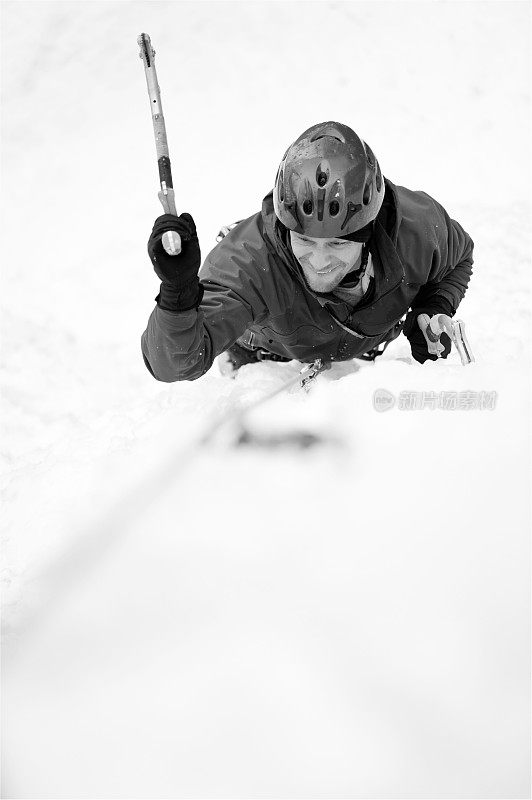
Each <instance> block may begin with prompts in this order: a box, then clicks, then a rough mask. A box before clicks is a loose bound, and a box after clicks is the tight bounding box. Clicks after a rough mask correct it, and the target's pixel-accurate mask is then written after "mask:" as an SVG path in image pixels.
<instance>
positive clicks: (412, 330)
mask: <svg viewBox="0 0 532 800" xmlns="http://www.w3.org/2000/svg"><path fill="white" fill-rule="evenodd" d="M420 314H428V315H429V317H433V316H434V314H446V315H447V316H448V317H452V316H453V315H454V314H455V311H454V310H453V307H452V306H451V304H450V303H449V301H448V300H446V299H445V297H437V298H436V297H435V298H434V299H433V300H432V302H431V305H430V306H420V307H419V308H413V309H412V311H410V312H409V313H408V314H407V315H406V319H405V324H404V325H403V333H404V335H405V336H406V338H407V339H408V341H409V342H410V349H411V350H412V355H413V357H414V359H415V360H416V361H419V363H420V364H424V363H425V361H427V360H430V361H438V356H436V355H433V354H432V353H429V351H428V347H427V340H426V339H425V336H424V335H423V331H422V330H421V328H420V327H419V325H418V321H417V318H418V316H419V315H420ZM440 342H441V344H442V345H443V347H444V349H443V351H442V353H441V355H440V358H447V356H448V355H449V353H450V352H451V339H450V338H449V336H448V335H447V334H446V333H442V335H441V336H440Z"/></svg>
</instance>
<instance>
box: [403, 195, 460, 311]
mask: <svg viewBox="0 0 532 800" xmlns="http://www.w3.org/2000/svg"><path fill="white" fill-rule="evenodd" d="M427 197H428V195H427ZM430 200H431V202H432V204H433V208H434V215H435V216H434V222H433V229H432V230H433V234H434V235H433V236H431V237H430V239H431V242H432V244H431V247H432V252H431V253H430V254H429V255H430V256H431V258H432V261H431V265H430V273H429V277H428V281H427V282H426V283H425V285H424V286H422V287H421V289H420V291H419V292H418V294H417V295H416V297H415V298H414V300H413V302H412V308H421V307H424V308H427V307H428V308H430V306H431V305H432V304H434V305H435V307H437V308H438V307H440V306H441V305H442V303H441V302H440V300H441V299H442V298H443V300H445V301H447V302H448V303H449V304H450V306H451V309H452V313H453V314H454V313H455V311H456V309H457V308H458V306H459V304H460V302H461V300H462V299H463V297H464V295H465V293H466V290H467V286H468V283H469V279H470V278H471V274H472V272H473V240H472V239H471V237H470V236H469V234H468V233H466V231H465V230H464V229H463V228H462V226H461V225H460V224H459V223H458V222H456V221H455V220H453V219H451V218H450V217H449V215H448V214H447V212H446V211H445V209H444V208H443V206H441V205H440V204H439V203H437V202H436V201H435V200H433V199H432V198H430ZM443 305H445V303H444V304H443Z"/></svg>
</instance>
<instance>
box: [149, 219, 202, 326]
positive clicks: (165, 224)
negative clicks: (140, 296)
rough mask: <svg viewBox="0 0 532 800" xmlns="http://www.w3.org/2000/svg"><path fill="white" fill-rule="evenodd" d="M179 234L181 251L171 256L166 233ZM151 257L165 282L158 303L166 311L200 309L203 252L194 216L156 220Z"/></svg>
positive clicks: (150, 240) (159, 275)
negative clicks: (199, 276)
mask: <svg viewBox="0 0 532 800" xmlns="http://www.w3.org/2000/svg"><path fill="white" fill-rule="evenodd" d="M167 231H177V233H178V234H179V236H180V237H181V252H180V253H178V254H177V255H175V256H170V255H168V253H167V252H166V250H165V249H164V247H163V244H162V238H163V234H164V233H166V232H167ZM148 255H149V257H150V259H151V263H152V264H153V268H154V270H155V272H156V273H157V275H158V277H159V278H160V280H161V291H160V293H159V294H158V295H157V297H156V301H157V304H158V305H159V307H160V308H164V309H165V310H166V311H188V310H189V309H191V308H196V307H197V306H198V305H199V304H200V302H201V298H202V296H203V287H202V286H201V284H200V282H199V279H198V270H199V268H200V265H201V252H200V246H199V241H198V234H197V233H196V225H195V223H194V220H193V219H192V217H191V216H190V214H181V215H180V216H179V217H176V216H175V215H174V214H163V215H162V216H161V217H158V218H157V219H156V220H155V223H154V226H153V230H152V232H151V236H150V238H149V239H148Z"/></svg>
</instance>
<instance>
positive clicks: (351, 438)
mask: <svg viewBox="0 0 532 800" xmlns="http://www.w3.org/2000/svg"><path fill="white" fill-rule="evenodd" d="M1 11H2V112H3V114H2V183H3V192H2V218H3V230H4V250H3V258H2V263H3V268H2V273H3V274H2V288H3V291H2V326H3V331H2V356H3V360H2V405H3V414H2V418H3V431H2V433H3V437H2V438H3V449H2V460H3V466H4V478H3V484H4V501H3V559H2V575H3V579H4V580H3V587H4V588H3V620H4V638H3V697H2V700H3V703H2V705H3V745H2V747H3V796H4V797H6V798H35V797H39V798H155V797H157V798H184V797H194V798H200V797H220V798H222V797H223V798H229V797H239V798H243V797H254V798H259V797H264V798H265V797H270V798H271V797H275V798H277V797H290V798H303V797H312V798H329V797H339V798H354V797H359V798H362V797H365V798H385V797H388V798H411V797H412V798H413V797H416V798H417V797H433V798H436V797H438V798H441V797H449V798H478V797H486V798H487V797H489V798H502V797H505V798H524V797H527V796H529V793H530V778H529V772H530V770H529V752H530V749H529V748H530V711H529V709H530V703H529V700H530V686H529V677H530V546H529V540H528V532H529V528H530V493H529V481H530V420H529V409H530V401H531V397H530V341H531V328H530V304H531V292H530V289H531V286H530V282H531V279H530V275H531V265H530V250H529V248H530V240H529V229H530V200H529V191H530V178H531V176H530V169H529V167H528V166H527V165H528V164H529V141H530V133H531V131H530V117H529V102H530V77H529V76H530V72H529V68H530V60H529V59H530V4H529V3H514V2H472V3H466V2H462V3H456V2H448V3H440V2H423V3H419V2H417V3H406V2H390V3H388V2H378V3H377V2H374V3H362V2H361V3H355V2H345V3H344V2H333V3H307V2H301V3H298V2H295V3H288V2H282V3H274V2H268V3H266V2H257V3H244V2H242V3H225V2H214V3H210V2H201V3H199V2H198V3H196V2H194V3H180V2H179V3H178V2H174V3H170V2H169V3H164V2H149V3H148V2H131V3H130V2H43V3H30V2H3V3H2V6H1ZM141 31H146V32H148V33H149V34H150V35H151V37H152V41H153V44H154V46H155V49H156V51H157V60H156V63H157V67H158V73H159V80H160V83H161V89H162V95H163V106H164V110H165V117H166V122H167V127H168V132H169V140H170V148H171V155H172V163H173V170H174V182H175V184H176V187H177V194H178V205H179V207H180V208H181V209H182V210H189V211H190V212H192V213H193V214H194V216H195V218H196V220H197V224H198V230H199V234H200V241H201V243H202V247H203V251H204V252H205V253H206V252H208V250H209V249H210V248H211V247H212V246H213V245H214V237H215V235H216V233H217V231H218V229H219V227H220V225H222V224H225V223H229V222H231V221H232V220H234V219H238V218H242V217H244V216H247V215H249V214H251V213H253V212H254V211H256V210H257V209H258V208H259V206H260V201H261V199H262V197H263V195H264V194H266V192H267V191H268V190H269V189H270V188H271V186H272V183H273V179H274V176H275V172H276V168H277V164H278V161H279V160H280V158H281V156H282V154H283V152H284V151H285V149H286V147H287V146H288V144H289V143H290V142H291V141H292V140H293V139H294V138H295V137H296V136H297V135H298V134H299V133H300V132H301V131H302V130H304V129H305V128H306V127H308V126H309V125H311V124H313V123H315V122H318V121H321V120H325V119H338V120H340V121H342V122H345V123H347V124H350V125H351V126H352V127H354V128H355V129H356V130H357V131H358V132H359V133H360V134H361V135H362V136H363V137H364V138H365V139H367V141H369V143H370V144H371V146H372V148H373V149H374V151H375V152H376V154H377V156H378V158H379V160H380V163H381V165H382V167H383V170H384V172H385V174H386V175H388V176H389V177H390V178H391V179H392V180H393V181H395V182H396V183H399V184H404V185H407V186H409V187H410V188H421V189H424V190H426V191H428V192H429V193H431V194H432V195H433V196H435V197H436V198H437V199H439V200H440V201H441V202H442V203H443V204H444V205H445V206H446V208H447V209H448V210H449V212H450V213H451V216H454V217H455V218H457V219H458V220H460V222H461V223H462V224H463V226H464V227H465V228H466V230H468V231H469V233H470V234H471V235H472V236H473V238H474V240H475V243H476V248H475V271H474V275H473V279H472V282H471V285H470V290H469V292H468V294H467V296H466V299H465V300H464V302H463V304H462V306H461V308H460V314H459V316H461V317H462V318H464V319H465V320H466V321H467V325H468V332H469V339H470V343H471V345H472V347H473V350H474V353H475V356H476V359H477V360H476V363H475V364H474V365H471V366H469V367H467V368H464V367H462V366H461V364H460V361H459V358H458V355H457V354H456V353H453V354H452V356H451V357H450V358H449V359H448V360H447V361H446V362H442V363H436V364H433V363H431V364H427V365H425V366H420V365H418V364H416V363H415V362H414V363H413V362H412V361H411V359H410V357H409V355H410V354H409V348H408V343H407V342H406V340H405V339H404V338H403V337H401V338H400V339H399V340H397V341H396V342H394V343H393V344H392V345H391V346H390V347H389V348H388V350H387V351H386V353H385V355H384V356H383V357H382V358H381V359H380V360H379V361H377V362H376V363H375V364H374V365H372V364H366V363H364V362H353V363H351V364H348V365H338V366H337V367H335V368H334V369H333V370H331V371H330V372H327V373H325V374H323V375H322V376H320V377H319V378H318V379H317V381H316V383H315V384H314V385H313V387H312V389H311V391H310V392H309V393H308V394H305V393H303V392H293V393H286V394H283V395H280V396H279V397H278V398H277V399H276V400H275V401H272V402H271V403H270V404H269V405H267V406H264V407H263V408H262V410H261V411H260V412H259V411H257V412H256V413H255V415H254V416H253V417H251V418H250V420H249V423H248V424H249V426H250V427H251V428H252V429H253V431H255V432H256V433H260V434H261V435H263V436H264V437H265V438H268V436H271V437H273V438H274V439H275V437H278V438H281V439H282V434H285V433H289V432H291V431H294V430H305V431H308V432H310V433H313V434H315V435H316V437H317V438H319V443H318V444H317V445H316V446H314V447H311V448H309V449H307V450H299V449H297V447H295V446H291V445H290V444H288V443H287V444H285V445H284V446H283V445H282V444H281V445H280V446H278V447H275V448H266V447H260V446H259V445H257V444H255V445H249V446H246V447H235V446H233V444H232V442H233V441H234V440H233V438H232V437H231V432H230V431H229V430H228V431H222V432H221V435H220V436H219V437H218V438H217V439H216V440H215V441H213V442H211V443H210V444H209V445H205V446H203V447H200V446H198V444H197V442H198V440H199V438H200V436H201V433H202V431H203V430H205V427H206V425H207V424H208V423H209V420H210V419H211V418H212V416H213V415H215V414H217V413H219V412H220V411H221V410H223V409H230V408H234V407H235V406H237V405H238V404H240V403H247V402H250V401H251V400H252V399H254V398H257V397H260V396H261V395H262V394H263V393H266V392H268V391H270V390H271V389H274V388H275V387H277V386H279V385H280V383H281V382H282V381H284V380H285V379H286V378H287V377H289V376H290V375H291V374H293V372H294V370H296V369H297V365H295V364H287V365H284V364H271V363H270V364H262V365H258V366H253V367H247V368H244V369H243V370H242V371H241V372H240V374H239V376H238V378H237V380H236V381H234V382H233V381H230V380H229V379H227V378H223V377H221V376H220V375H219V374H217V373H216V371H215V370H212V371H211V373H209V374H208V375H206V376H205V377H204V378H202V379H200V380H199V381H197V382H194V383H190V384H187V383H184V384H173V385H163V384H159V383H157V382H156V381H154V380H153V379H152V378H151V376H150V375H149V373H148V372H147V371H146V369H145V368H144V365H143V363H142V358H141V356H140V346H139V339H140V334H141V332H142V330H143V328H144V325H145V323H146V320H147V317H148V315H149V313H150V311H151V308H152V306H153V297H154V296H155V294H156V292H157V281H156V279H155V276H154V274H153V272H152V270H151V266H150V264H149V262H148V260H147V256H146V253H145V243H146V240H147V237H148V234H149V231H150V228H151V224H152V221H153V219H154V218H155V216H157V215H158V214H159V213H160V211H159V206H158V201H157V198H156V192H157V174H156V167H155V148H154V145H153V140H152V129H151V121H150V116H149V104H148V98H147V93H146V86H145V79H144V74H143V69H142V64H141V62H140V60H139V59H138V55H137V53H138V47H137V44H136V37H137V35H138V34H139V33H140V32H141ZM377 389H386V390H388V391H389V392H392V393H393V394H394V395H395V397H396V398H397V403H396V406H395V407H394V408H393V409H391V410H389V411H387V412H385V413H378V412H377V411H375V410H374V408H373V402H372V398H373V393H374V391H375V390H377ZM408 392H415V393H418V394H417V396H418V397H419V398H422V397H423V395H422V393H423V392H425V393H426V395H425V400H426V401H427V406H429V405H430V397H431V395H430V393H435V394H436V395H438V396H440V393H442V392H446V393H451V392H456V393H463V392H474V393H477V394H476V395H474V396H475V397H477V398H479V397H480V393H481V392H485V393H487V394H486V395H483V397H484V398H485V399H486V401H487V404H488V406H489V405H490V403H491V404H492V405H493V402H494V403H495V407H487V408H484V409H482V410H480V409H477V410H475V409H469V410H468V409H466V408H465V407H462V408H458V409H456V410H451V409H447V410H445V409H431V408H430V407H426V408H425V409H424V410H406V409H403V408H401V407H400V402H401V398H406V397H407V395H406V394H402V393H408ZM493 392H495V393H496V397H495V396H494V395H493V394H492V393H493ZM446 396H447V397H449V395H446ZM471 397H472V395H471V394H470V395H469V398H471ZM458 399H459V404H461V405H462V406H464V405H465V403H466V395H464V394H462V395H460V396H459V398H458Z"/></svg>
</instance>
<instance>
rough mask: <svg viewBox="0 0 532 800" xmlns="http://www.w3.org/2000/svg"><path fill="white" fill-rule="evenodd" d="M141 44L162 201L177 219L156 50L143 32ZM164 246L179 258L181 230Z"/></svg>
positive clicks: (166, 238) (168, 236) (165, 238)
mask: <svg viewBox="0 0 532 800" xmlns="http://www.w3.org/2000/svg"><path fill="white" fill-rule="evenodd" d="M137 44H138V45H139V47H140V53H139V56H140V58H141V59H142V61H143V63H144V72H145V74H146V83H147V84H148V95H149V97H150V107H151V116H152V121H153V132H154V134H155V147H156V149H157V164H158V167H159V180H160V182H161V191H160V192H159V200H160V201H161V205H162V207H163V209H164V211H165V213H166V214H175V215H176V216H177V211H176V207H175V196H174V184H173V182H172V169H171V165H170V153H169V151H168V141H167V139H166V126H165V124H164V116H163V108H162V105H161V90H160V89H159V84H158V82H157V72H156V71H155V50H154V49H153V47H152V46H151V40H150V37H149V36H148V34H147V33H141V34H140V35H139V36H138V37H137ZM162 244H163V247H164V249H165V250H166V252H167V253H168V255H170V256H175V255H177V254H178V253H180V252H181V237H180V236H179V234H178V233H177V231H168V232H167V233H165V234H163V238H162Z"/></svg>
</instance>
